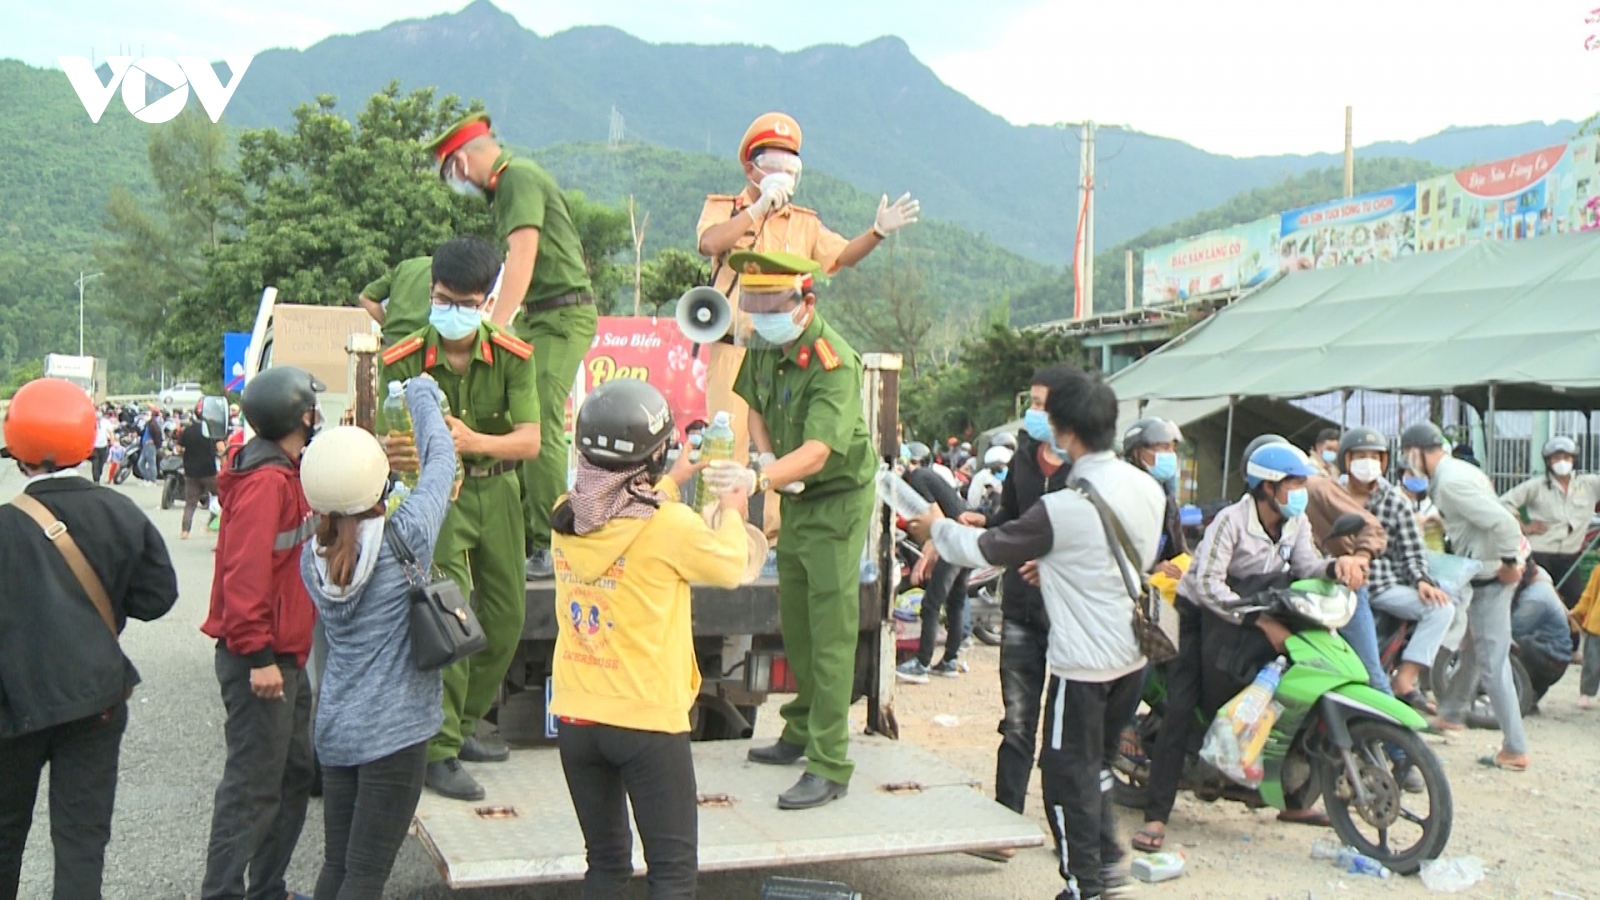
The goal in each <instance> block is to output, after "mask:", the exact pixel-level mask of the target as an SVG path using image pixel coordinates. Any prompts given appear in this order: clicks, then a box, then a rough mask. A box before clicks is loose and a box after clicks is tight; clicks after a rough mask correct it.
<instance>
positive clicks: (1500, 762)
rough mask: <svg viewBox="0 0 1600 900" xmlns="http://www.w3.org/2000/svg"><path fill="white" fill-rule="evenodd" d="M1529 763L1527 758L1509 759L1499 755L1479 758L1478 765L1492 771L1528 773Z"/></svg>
mask: <svg viewBox="0 0 1600 900" xmlns="http://www.w3.org/2000/svg"><path fill="white" fill-rule="evenodd" d="M1528 762H1529V760H1528V757H1527V756H1509V757H1508V756H1504V755H1502V754H1499V753H1496V754H1495V755H1493V756H1480V757H1478V765H1480V766H1487V767H1488V768H1491V769H1500V770H1501V771H1505V772H1526V771H1528Z"/></svg>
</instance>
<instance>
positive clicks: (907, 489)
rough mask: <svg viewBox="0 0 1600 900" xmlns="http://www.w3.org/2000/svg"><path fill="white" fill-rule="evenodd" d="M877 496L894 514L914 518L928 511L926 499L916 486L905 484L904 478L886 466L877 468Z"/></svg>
mask: <svg viewBox="0 0 1600 900" xmlns="http://www.w3.org/2000/svg"><path fill="white" fill-rule="evenodd" d="M878 496H879V497H882V498H883V502H884V503H887V504H888V505H889V508H890V509H892V510H894V511H895V514H896V515H899V516H903V517H905V518H907V519H914V518H916V517H918V516H920V515H922V514H923V513H926V512H927V511H928V501H926V500H924V499H922V495H921V494H919V493H917V491H916V488H913V487H912V486H911V485H909V484H906V480H905V479H904V478H901V477H900V476H899V475H896V474H895V473H894V472H893V471H892V470H890V469H889V467H888V466H884V467H883V468H881V469H879V470H878Z"/></svg>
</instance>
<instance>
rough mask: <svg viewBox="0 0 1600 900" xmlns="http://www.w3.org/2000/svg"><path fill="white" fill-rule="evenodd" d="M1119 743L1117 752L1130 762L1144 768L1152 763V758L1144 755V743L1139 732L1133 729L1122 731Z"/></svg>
mask: <svg viewBox="0 0 1600 900" xmlns="http://www.w3.org/2000/svg"><path fill="white" fill-rule="evenodd" d="M1117 742H1118V744H1119V746H1118V748H1117V752H1119V753H1121V754H1122V757H1123V758H1124V759H1126V760H1127V761H1128V762H1131V763H1133V764H1134V765H1136V766H1142V765H1144V764H1145V763H1147V762H1149V761H1150V757H1148V756H1145V755H1144V742H1143V741H1141V740H1140V739H1139V732H1138V731H1137V730H1136V729H1134V728H1133V727H1131V726H1130V727H1128V728H1124V729H1122V733H1121V734H1120V735H1119V736H1118V737H1117Z"/></svg>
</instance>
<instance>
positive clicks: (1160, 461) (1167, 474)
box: [1150, 452, 1178, 484]
mask: <svg viewBox="0 0 1600 900" xmlns="http://www.w3.org/2000/svg"><path fill="white" fill-rule="evenodd" d="M1177 475H1178V454H1176V453H1168V452H1161V453H1157V454H1156V461H1155V462H1153V463H1151V464H1150V477H1151V478H1154V479H1155V480H1157V481H1159V482H1162V483H1163V484H1165V483H1166V482H1168V481H1171V480H1172V479H1173V478H1175V477H1177Z"/></svg>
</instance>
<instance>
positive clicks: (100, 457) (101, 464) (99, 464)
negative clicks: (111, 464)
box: [89, 447, 111, 484]
mask: <svg viewBox="0 0 1600 900" xmlns="http://www.w3.org/2000/svg"><path fill="white" fill-rule="evenodd" d="M109 455H111V448H110V447H96V448H94V454H93V455H92V456H90V457H89V471H91V472H92V473H94V477H93V479H92V480H93V481H94V483H95V484H99V483H100V473H101V472H104V471H105V469H106V457H107V456H109Z"/></svg>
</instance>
